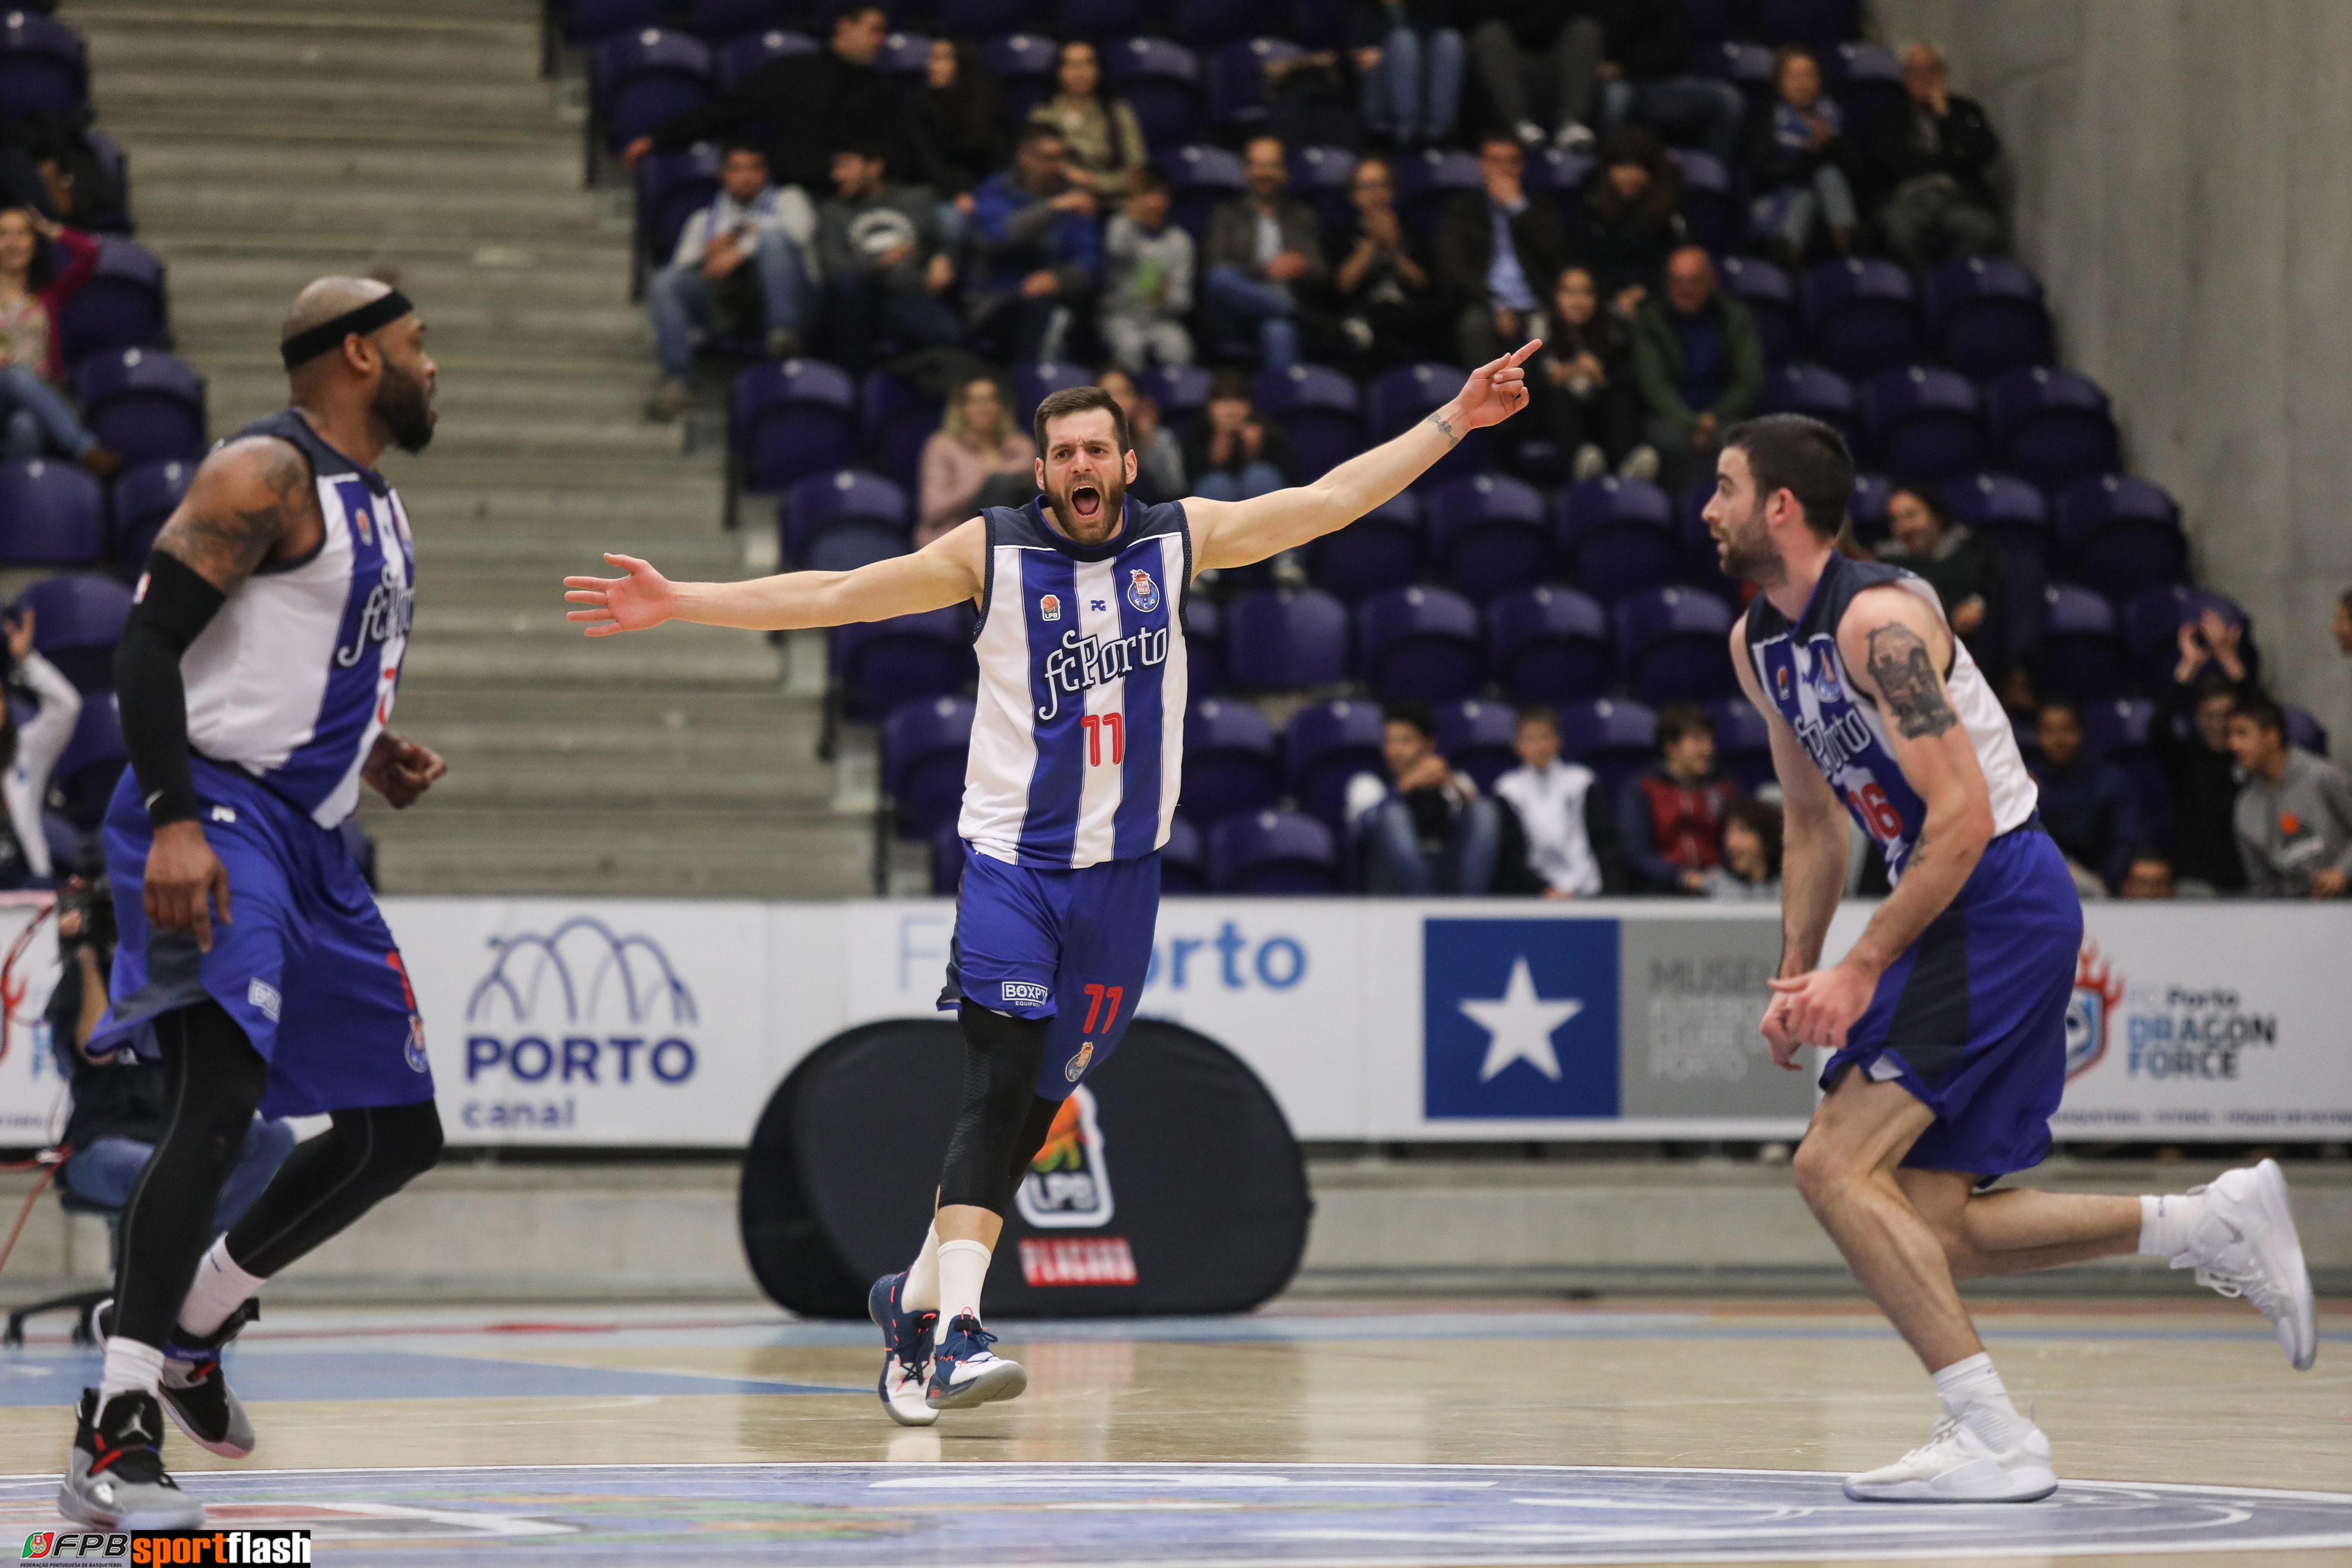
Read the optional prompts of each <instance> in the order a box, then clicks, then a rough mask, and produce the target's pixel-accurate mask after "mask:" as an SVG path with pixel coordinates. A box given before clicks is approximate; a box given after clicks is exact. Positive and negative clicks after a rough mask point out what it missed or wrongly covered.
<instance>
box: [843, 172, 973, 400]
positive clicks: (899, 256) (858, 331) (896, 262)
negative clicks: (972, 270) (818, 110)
mask: <svg viewBox="0 0 2352 1568" xmlns="http://www.w3.org/2000/svg"><path fill="white" fill-rule="evenodd" d="M886 169H887V164H886V163H884V161H883V156H882V153H881V150H880V148H879V147H878V146H876V145H872V144H869V145H866V146H863V147H850V148H845V149H844V150H843V151H841V152H838V153H835V154H834V155H833V187H834V190H835V196H834V198H833V199H832V200H831V201H829V202H827V203H825V204H824V206H823V207H821V208H819V209H818V212H817V229H816V248H817V256H818V257H819V258H820V259H821V260H822V261H823V262H824V292H825V303H826V304H827V306H829V307H830V310H829V311H828V313H829V314H830V316H831V317H832V325H833V333H834V349H835V353H836V355H838V357H839V358H840V360H841V362H842V363H844V364H845V365H847V366H848V367H849V368H850V369H851V370H853V371H862V370H864V369H865V368H866V366H867V365H868V364H869V363H872V362H873V358H874V347H875V341H876V339H877V337H878V336H879V335H880V334H883V333H886V332H887V333H888V334H889V335H890V336H892V337H895V338H897V339H898V341H899V342H902V343H904V344H905V345H907V347H908V348H910V349H915V348H940V347H943V346H945V345H946V344H949V343H952V342H955V341H956V340H957V339H959V338H961V336H962V335H963V321H962V320H961V318H960V317H959V316H958V315H957V314H956V311H955V308H954V307H953V306H951V305H950V304H949V303H948V300H947V298H946V295H947V290H948V289H949V288H950V286H951V285H953V283H954V282H955V265H954V263H953V262H952V261H951V260H950V258H949V257H948V253H947V244H946V240H945V238H944V237H943V236H942V235H941V234H940V204H939V199H938V198H937V197H936V196H934V195H931V193H930V192H929V190H928V189H926V188H925V187H923V186H921V185H894V184H890V182H889V180H888V179H887V177H886V174H885V171H886Z"/></svg>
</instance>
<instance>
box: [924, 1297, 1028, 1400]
mask: <svg viewBox="0 0 2352 1568" xmlns="http://www.w3.org/2000/svg"><path fill="white" fill-rule="evenodd" d="M995 1342H996V1336H995V1335H994V1334H992V1333H990V1332H989V1331H987V1330H986V1329H983V1328H982V1327H981V1326H980V1320H979V1319H978V1318H975V1317H971V1316H970V1315H966V1316H963V1317H960V1318H958V1319H956V1321H953V1322H951V1323H950V1324H949V1325H948V1331H947V1333H946V1334H945V1335H943V1336H942V1337H941V1338H940V1343H939V1348H938V1349H937V1350H935V1351H933V1352H931V1383H930V1387H929V1389H928V1390H926V1391H925V1393H924V1396H923V1397H924V1398H925V1399H926V1400H927V1401H929V1404H930V1406H931V1408H932V1409H934V1410H962V1409H966V1408H968V1407H969V1406H971V1405H986V1404H987V1403H989V1401H991V1400H994V1399H1016V1398H1018V1397H1020V1394H1021V1391H1022V1390H1023V1389H1024V1388H1027V1387H1028V1386H1029V1374H1028V1373H1026V1372H1024V1370H1022V1366H1021V1363H1019V1362H1017V1361H1006V1360H1005V1359H1004V1358H1003V1356H1000V1355H998V1354H997V1353H996V1352H993V1351H992V1350H990V1349H989V1348H988V1347H989V1346H990V1345H992V1344H994V1343H995Z"/></svg>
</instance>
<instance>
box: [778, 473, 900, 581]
mask: <svg viewBox="0 0 2352 1568" xmlns="http://www.w3.org/2000/svg"><path fill="white" fill-rule="evenodd" d="M782 520H783V546H784V559H785V560H787V561H789V562H791V563H793V564H794V565H796V566H800V567H803V568H809V569H814V570H816V571H821V572H848V571H854V570H856V568H857V567H860V566H865V565H869V564H871V563H874V562H877V561H887V560H888V559H889V558H890V557H891V556H893V555H904V554H905V553H906V552H907V547H908V531H909V530H910V529H912V527H913V526H914V508H913V506H912V504H911V503H910V502H908V499H907V492H906V490H905V489H901V488H900V487H899V486H898V484H897V483H896V482H894V481H892V480H890V479H884V478H883V477H882V476H881V475H879V474H869V473H865V472H862V471H861V470H859V469H856V468H835V469H834V470H833V471H832V472H830V473H823V474H811V475H810V476H809V477H808V478H806V479H803V480H801V481H800V482H799V483H798V484H796V485H794V486H793V488H792V489H790V490H789V491H787V492H786V493H785V496H784V504H783V507H782Z"/></svg>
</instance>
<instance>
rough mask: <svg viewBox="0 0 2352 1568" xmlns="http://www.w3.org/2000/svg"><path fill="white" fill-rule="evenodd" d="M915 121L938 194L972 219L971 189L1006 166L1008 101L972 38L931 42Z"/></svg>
mask: <svg viewBox="0 0 2352 1568" xmlns="http://www.w3.org/2000/svg"><path fill="white" fill-rule="evenodd" d="M915 118H916V121H917V122H918V123H919V126H920V127H921V130H922V135H923V140H924V141H925V142H928V143H929V146H930V149H931V153H932V155H933V157H934V158H935V159H936V160H937V164H936V167H935V168H934V169H933V171H932V173H933V174H934V176H935V177H936V178H937V179H938V181H939V191H940V195H942V196H945V197H948V198H950V201H951V202H952V203H953V204H954V205H956V207H957V208H958V210H959V211H960V212H961V213H963V214H964V215H965V216H969V215H970V213H971V192H972V187H974V186H975V185H977V184H980V183H981V182H982V180H985V179H986V178H988V176H989V175H991V174H994V173H995V172H996V171H997V170H999V169H1001V168H1003V166H1004V141H1005V137H1004V99H1003V95H1002V94H1001V93H999V92H998V91H997V89H996V79H995V78H994V77H992V76H991V75H990V74H989V72H988V68H987V66H985V65H984V64H982V61H981V58H980V49H979V48H978V47H977V46H975V45H974V44H972V43H971V41H970V40H969V39H962V38H933V39H932V40H931V56H930V59H929V61H928V62H927V63H926V64H925V66H924V68H923V90H922V93H921V95H920V96H919V97H918V98H917V99H916V100H915Z"/></svg>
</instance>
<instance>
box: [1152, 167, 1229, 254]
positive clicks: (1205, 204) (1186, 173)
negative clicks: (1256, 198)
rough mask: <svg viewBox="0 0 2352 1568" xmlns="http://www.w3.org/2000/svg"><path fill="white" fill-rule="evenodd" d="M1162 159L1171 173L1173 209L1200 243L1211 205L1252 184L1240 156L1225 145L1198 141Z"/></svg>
mask: <svg viewBox="0 0 2352 1568" xmlns="http://www.w3.org/2000/svg"><path fill="white" fill-rule="evenodd" d="M1159 162H1160V168H1161V169H1162V170H1163V171H1165V172H1166V174H1167V175H1168V186H1169V194H1170V196H1171V201H1170V204H1169V211H1170V213H1171V216H1172V217H1173V218H1174V221H1175V222H1176V223H1178V224H1180V225H1181V226H1183V228H1184V230H1185V231H1186V232H1187V233H1189V234H1190V235H1192V241H1193V243H1194V244H1196V245H1197V244H1199V243H1201V241H1202V237H1204V236H1205V235H1206V233H1207V232H1208V226H1209V211H1210V209H1211V208H1213V207H1214V206H1215V205H1217V204H1218V203H1219V202H1223V201H1227V200H1230V199H1231V198H1233V197H1234V196H1237V195H1241V194H1242V193H1243V192H1244V191H1245V190H1247V189H1248V188H1249V187H1248V185H1247V184H1246V183H1245V182H1244V180H1243V179H1242V161H1241V159H1240V157H1239V156H1238V155H1236V154H1234V153H1228V152H1227V151H1225V149H1223V147H1211V146H1208V145H1206V144H1205V143H1202V142H1192V143H1191V144H1189V145H1186V146H1182V147H1179V148H1177V149H1176V151H1175V152H1174V153H1170V154H1168V155H1167V156H1165V157H1163V158H1161V159H1160V161H1159Z"/></svg>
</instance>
